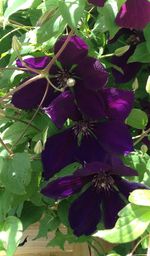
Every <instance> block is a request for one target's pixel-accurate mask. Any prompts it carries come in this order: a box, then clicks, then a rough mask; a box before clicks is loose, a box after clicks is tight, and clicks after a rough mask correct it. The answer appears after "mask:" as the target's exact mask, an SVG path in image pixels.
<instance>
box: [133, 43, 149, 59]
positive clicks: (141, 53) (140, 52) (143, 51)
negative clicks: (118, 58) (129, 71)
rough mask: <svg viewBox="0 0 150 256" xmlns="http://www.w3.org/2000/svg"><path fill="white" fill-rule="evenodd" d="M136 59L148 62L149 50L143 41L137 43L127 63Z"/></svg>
mask: <svg viewBox="0 0 150 256" xmlns="http://www.w3.org/2000/svg"><path fill="white" fill-rule="evenodd" d="M136 61H138V62H141V63H149V62H150V52H149V51H148V48H147V44H146V43H145V42H144V43H141V44H139V45H137V47H136V49H135V51H134V53H133V55H132V56H131V57H130V58H129V60H128V63H131V62H136Z"/></svg>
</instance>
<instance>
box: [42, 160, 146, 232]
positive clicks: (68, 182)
mask: <svg viewBox="0 0 150 256" xmlns="http://www.w3.org/2000/svg"><path fill="white" fill-rule="evenodd" d="M134 175H137V173H136V171H135V170H133V169H131V168H129V167H126V166H124V165H123V164H122V162H121V161H120V160H119V159H116V158H113V160H112V162H111V163H109V164H108V163H104V162H92V163H89V164H86V165H85V167H83V168H81V169H78V170H77V171H75V173H74V174H73V175H70V176H66V177H63V178H59V179H56V180H55V181H52V182H50V183H49V184H48V185H47V186H46V187H45V188H43V189H42V191H41V192H42V193H43V194H44V195H45V196H47V197H50V198H54V199H56V200H57V199H63V198H66V197H68V196H71V195H73V194H76V193H78V192H80V191H81V190H82V188H83V187H85V186H86V187H85V188H86V190H84V191H83V192H82V193H80V195H79V197H77V199H75V200H74V201H73V203H72V204H71V206H70V208H69V216H68V218H69V222H70V226H71V228H72V229H73V231H74V234H75V235H76V236H80V235H90V234H92V233H93V232H94V231H95V230H96V226H97V224H98V223H99V221H100V220H101V218H102V216H103V220H104V225H105V227H106V228H112V227H113V226H114V224H115V222H116V220H117V214H118V212H119V211H120V210H121V209H122V208H123V207H124V205H125V202H124V200H123V197H124V198H126V199H127V198H128V196H129V193H130V192H132V191H133V190H134V189H137V188H147V187H146V186H144V185H142V184H139V183H135V182H129V181H127V180H125V179H122V178H121V177H120V176H134ZM87 186H88V188H87ZM120 194H121V195H120Z"/></svg>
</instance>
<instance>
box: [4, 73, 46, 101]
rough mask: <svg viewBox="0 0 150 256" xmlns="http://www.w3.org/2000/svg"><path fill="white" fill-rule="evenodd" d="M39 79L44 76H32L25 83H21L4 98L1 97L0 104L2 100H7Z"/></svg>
mask: <svg viewBox="0 0 150 256" xmlns="http://www.w3.org/2000/svg"><path fill="white" fill-rule="evenodd" d="M41 78H44V75H41V74H40V75H37V76H34V77H32V78H30V79H28V80H27V81H25V82H24V83H22V84H21V85H19V86H18V87H17V88H14V89H12V90H11V91H10V92H8V93H7V94H6V95H5V96H3V97H1V98H0V103H1V102H3V100H5V99H7V98H8V97H9V96H11V95H13V94H14V93H15V92H18V91H19V90H21V89H23V88H24V87H25V86H27V85H29V84H31V83H33V82H35V81H37V80H39V79H41Z"/></svg>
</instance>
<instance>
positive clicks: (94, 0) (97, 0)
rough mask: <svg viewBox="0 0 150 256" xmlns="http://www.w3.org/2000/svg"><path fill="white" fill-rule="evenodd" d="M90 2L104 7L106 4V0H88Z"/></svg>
mask: <svg viewBox="0 0 150 256" xmlns="http://www.w3.org/2000/svg"><path fill="white" fill-rule="evenodd" d="M88 2H89V3H90V4H94V5H96V6H99V7H102V6H104V3H105V1H104V0H88Z"/></svg>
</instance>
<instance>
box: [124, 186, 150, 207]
mask: <svg viewBox="0 0 150 256" xmlns="http://www.w3.org/2000/svg"><path fill="white" fill-rule="evenodd" d="M129 201H130V202H131V203H133V204H136V205H144V206H150V190H146V189H136V190H134V191H133V192H132V193H131V194H130V196H129Z"/></svg>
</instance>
